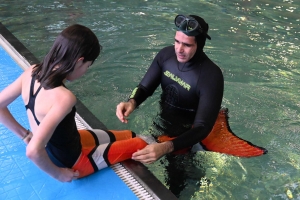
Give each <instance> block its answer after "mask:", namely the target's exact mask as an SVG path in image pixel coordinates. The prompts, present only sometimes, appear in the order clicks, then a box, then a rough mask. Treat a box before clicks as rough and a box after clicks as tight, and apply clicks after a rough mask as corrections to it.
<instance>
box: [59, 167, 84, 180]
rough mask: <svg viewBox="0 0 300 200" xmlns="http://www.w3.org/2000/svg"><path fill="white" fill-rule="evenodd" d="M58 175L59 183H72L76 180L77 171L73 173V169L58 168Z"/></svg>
mask: <svg viewBox="0 0 300 200" xmlns="http://www.w3.org/2000/svg"><path fill="white" fill-rule="evenodd" d="M60 172H61V173H60V175H59V177H58V178H57V180H59V181H60V182H72V181H73V180H76V179H78V177H79V171H78V170H76V171H74V170H73V169H69V168H60Z"/></svg>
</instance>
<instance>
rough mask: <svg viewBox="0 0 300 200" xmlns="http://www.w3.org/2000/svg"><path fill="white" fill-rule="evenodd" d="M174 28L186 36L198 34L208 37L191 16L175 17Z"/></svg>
mask: <svg viewBox="0 0 300 200" xmlns="http://www.w3.org/2000/svg"><path fill="white" fill-rule="evenodd" d="M175 26H176V27H177V29H178V30H179V31H181V32H183V33H184V34H186V35H187V36H197V35H199V34H204V35H205V36H206V37H207V36H208V35H207V34H206V33H205V32H204V31H203V29H202V27H201V26H200V24H199V23H198V21H197V20H196V19H195V18H193V17H191V16H184V15H177V16H176V17H175ZM208 37H209V36H208ZM208 37H207V38H208ZM209 38H210V37H209Z"/></svg>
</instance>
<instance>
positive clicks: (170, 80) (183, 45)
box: [116, 15, 224, 164]
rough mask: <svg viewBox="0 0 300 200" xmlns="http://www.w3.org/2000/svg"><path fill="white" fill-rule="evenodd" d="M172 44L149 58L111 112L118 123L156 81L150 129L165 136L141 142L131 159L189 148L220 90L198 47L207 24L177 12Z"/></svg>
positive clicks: (203, 132)
mask: <svg viewBox="0 0 300 200" xmlns="http://www.w3.org/2000/svg"><path fill="white" fill-rule="evenodd" d="M175 25H176V27H177V31H176V34H175V44H174V45H172V46H168V47H165V48H163V49H162V50H161V51H160V52H159V53H158V54H157V55H156V57H155V58H154V60H153V62H152V64H151V66H150V68H149V69H148V71H147V73H146V74H145V76H144V78H143V79H142V81H141V82H140V84H139V85H138V86H137V88H135V89H134V91H133V92H132V94H131V96H130V98H129V100H128V101H127V102H121V103H120V104H119V105H118V106H117V109H116V115H117V117H118V118H119V119H120V121H121V122H124V123H127V119H126V117H128V116H129V114H130V113H131V112H133V111H134V109H135V108H137V107H138V106H139V105H140V104H141V103H142V102H143V101H145V100H146V99H147V98H148V97H149V96H151V95H152V94H153V93H154V91H155V90H156V88H157V87H158V86H159V85H161V87H162V91H163V92H162V95H161V100H160V106H161V113H160V120H159V122H155V125H156V128H157V129H160V132H161V133H162V134H164V135H166V136H168V137H175V139H173V140H171V141H164V142H161V143H154V144H150V145H147V146H146V147H145V148H144V149H142V150H140V151H138V152H136V153H134V154H133V156H132V159H134V160H136V161H140V162H142V163H146V164H149V163H152V162H154V161H156V160H157V159H159V158H160V157H162V156H163V155H165V154H168V153H171V152H174V151H178V150H182V149H185V148H190V147H192V146H193V145H195V144H196V143H198V142H199V141H201V140H203V139H204V138H205V137H206V136H207V135H208V134H209V133H210V131H211V130H212V127H213V125H214V123H215V121H216V118H217V116H218V113H219V110H220V107H221V103H222V98H223V89H224V79H223V74H222V72H221V70H220V68H219V67H218V66H217V65H216V64H215V63H213V62H212V61H211V60H210V59H209V58H208V57H207V55H206V54H205V53H204V52H203V47H204V45H205V42H206V39H209V40H210V39H211V38H210V36H209V35H208V34H207V32H208V28H209V27H208V24H207V23H206V22H205V21H204V19H202V18H201V17H199V16H196V15H188V16H184V15H177V16H176V18H175Z"/></svg>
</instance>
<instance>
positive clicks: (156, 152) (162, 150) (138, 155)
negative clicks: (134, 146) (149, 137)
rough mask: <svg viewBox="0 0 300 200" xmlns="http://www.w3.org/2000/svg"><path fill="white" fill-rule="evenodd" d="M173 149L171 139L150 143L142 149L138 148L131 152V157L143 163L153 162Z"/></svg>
mask: <svg viewBox="0 0 300 200" xmlns="http://www.w3.org/2000/svg"><path fill="white" fill-rule="evenodd" d="M173 150H174V147H173V142H171V141H167V142H163V143H155V144H150V145H147V146H146V147H145V148H143V149H142V150H139V151H137V152H135V153H134V154H132V159H133V160H135V161H139V162H142V163H144V164H150V163H153V162H155V161H156V160H158V159H159V158H161V157H162V156H164V155H165V154H167V153H170V152H172V151H173Z"/></svg>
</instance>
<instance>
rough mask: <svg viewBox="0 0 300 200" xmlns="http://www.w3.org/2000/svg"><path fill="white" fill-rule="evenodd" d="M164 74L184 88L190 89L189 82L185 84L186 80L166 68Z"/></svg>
mask: <svg viewBox="0 0 300 200" xmlns="http://www.w3.org/2000/svg"><path fill="white" fill-rule="evenodd" d="M164 75H165V76H166V77H168V78H170V79H172V80H173V81H175V82H177V83H178V84H179V85H181V86H182V87H183V88H184V89H186V90H188V91H189V90H190V89H191V86H190V85H189V84H187V83H186V82H184V81H183V80H182V79H181V78H179V77H177V76H175V75H174V74H172V73H171V72H169V71H168V70H167V71H165V72H164Z"/></svg>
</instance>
